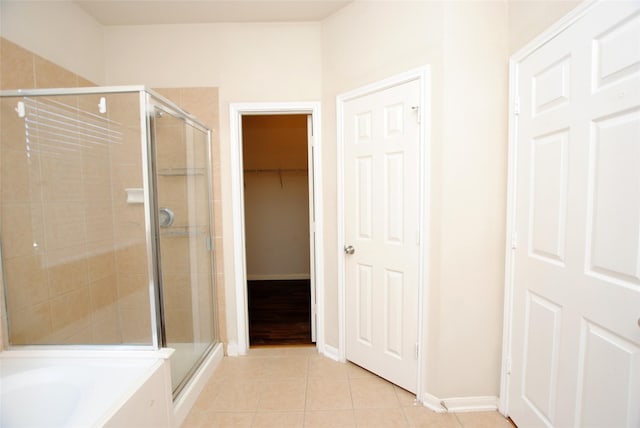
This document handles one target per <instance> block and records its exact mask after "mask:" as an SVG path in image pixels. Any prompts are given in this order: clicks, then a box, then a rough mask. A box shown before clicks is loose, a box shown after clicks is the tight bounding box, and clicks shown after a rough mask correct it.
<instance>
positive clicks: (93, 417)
mask: <svg viewBox="0 0 640 428" xmlns="http://www.w3.org/2000/svg"><path fill="white" fill-rule="evenodd" d="M169 355H170V352H163V351H158V352H154V351H149V352H144V351H143V352H140V351H133V353H132V352H126V351H118V352H106V351H105V352H102V351H97V352H93V351H89V352H87V351H62V352H56V351H53V352H52V351H7V352H2V353H0V427H2V428H13V427H25V428H26V427H29V428H39V427H43V428H44V427H56V428H58V427H82V428H86V427H102V426H111V425H113V426H116V425H117V424H118V421H120V420H129V421H130V422H132V423H134V421H135V419H136V416H135V415H131V414H130V413H131V412H130V411H131V409H128V407H129V408H133V406H128V407H127V405H128V403H130V402H135V403H134V404H135V408H133V410H134V413H135V412H137V413H139V414H140V415H141V417H142V420H145V423H144V425H147V426H153V425H148V424H147V423H149V424H154V425H155V426H158V425H157V424H159V423H160V424H161V425H160V426H169V425H171V420H170V419H171V417H172V415H171V414H170V413H169V412H170V407H171V406H170V404H171V388H170V380H169V381H168V382H169V383H168V385H167V379H165V378H166V377H167V375H168V374H169V368H168V364H167V359H168V357H169ZM165 366H166V367H165ZM145 385H147V387H146V390H145V388H144V387H145ZM140 391H144V392H142V393H140ZM154 406H155V408H154ZM127 412H128V413H127ZM154 412H155V416H156V417H155V419H154V417H153V415H154ZM125 413H126V414H125ZM171 413H172V412H171ZM163 421H164V423H162V422H163Z"/></svg>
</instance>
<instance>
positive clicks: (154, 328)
mask: <svg viewBox="0 0 640 428" xmlns="http://www.w3.org/2000/svg"><path fill="white" fill-rule="evenodd" d="M118 93H120V94H124V93H138V107H139V115H140V117H139V120H140V144H141V157H142V162H141V163H142V171H141V174H142V184H143V195H144V196H143V197H144V201H145V202H146V203H145V204H144V210H145V214H144V216H145V241H146V249H147V269H148V272H149V278H148V281H149V284H148V286H149V300H150V302H149V303H150V311H151V313H150V314H149V316H150V318H151V328H150V332H149V333H150V335H151V345H147V344H144V345H131V344H109V345H84V344H83V345H62V344H60V345H49V344H47V345H39V344H29V345H11V344H10V343H9V337H10V335H9V325H8V324H9V323H8V322H6V321H7V317H8V311H7V309H8V308H7V307H6V301H4V305H5V308H4V310H3V311H0V312H3V315H2V316H3V322H2V328H3V332H2V333H3V334H2V336H3V343H2V345H3V348H4V349H21V348H25V347H28V348H30V349H52V348H61V349H69V348H74V349H75V348H79V347H80V348H82V349H87V350H92V349H95V350H104V349H114V348H116V349H118V350H127V351H128V350H136V351H139V350H159V349H161V348H162V347H163V346H165V345H166V340H165V338H164V325H163V318H162V311H163V308H162V284H161V281H162V276H161V275H160V271H159V269H160V262H161V260H160V254H159V250H160V247H159V242H158V241H156V240H157V239H159V233H158V231H159V226H158V224H157V222H156V217H155V213H156V212H157V211H156V210H157V208H158V204H157V195H156V194H155V189H156V178H155V173H156V167H155V157H154V156H152V155H153V150H154V147H153V144H154V143H153V140H152V137H153V136H152V130H151V123H152V118H151V115H152V113H153V111H154V109H155V107H156V106H161V107H162V109H163V110H166V111H167V112H168V113H170V114H172V115H173V116H175V117H177V118H180V119H181V120H183V121H185V123H187V124H189V125H191V126H194V127H196V128H198V129H200V130H204V131H206V133H207V143H208V144H207V153H208V159H207V179H208V180H209V185H208V186H207V188H208V191H209V228H210V229H209V230H210V233H211V235H212V234H213V233H214V226H215V224H214V217H213V205H212V203H213V202H212V201H213V199H212V192H213V190H212V186H211V184H212V182H213V181H212V161H211V129H210V128H209V127H207V126H206V125H205V124H203V123H202V122H200V121H199V120H198V119H197V118H195V117H194V116H193V115H191V114H189V113H188V112H186V111H185V110H183V109H181V108H180V107H178V106H177V105H176V104H175V103H173V102H172V101H170V100H168V99H167V98H165V97H163V96H162V95H160V94H158V93H156V92H154V91H153V90H151V89H149V88H147V87H146V86H144V85H129V86H95V87H85V88H46V89H15V90H0V96H2V97H38V96H67V95H69V96H73V95H78V96H80V95H100V94H105V95H108V94H118ZM211 235H210V239H212V236H211ZM0 251H1V249H0ZM212 253H213V251H212ZM1 256H2V254H1V252H0V257H1ZM214 257H215V254H212V257H211V260H210V263H211V265H210V268H211V269H210V270H211V278H212V280H213V281H214V282H212V283H211V286H212V297H213V298H212V302H211V304H212V309H213V317H214V326H213V329H214V333H215V338H214V341H213V342H212V344H211V346H209V348H208V349H207V351H206V352H205V353H204V354H203V357H202V358H201V359H204V358H206V356H207V355H208V354H209V353H210V352H211V350H212V349H213V348H214V347H215V345H216V344H217V343H219V341H220V337H219V331H218V321H217V313H216V311H215V299H216V287H215V270H214V266H215V262H214ZM1 260H2V259H1V258H0V261H1ZM154 262H155V263H156V266H154ZM2 275H3V278H2V279H3V284H5V285H4V286H5V287H6V281H5V278H4V269H3V270H2ZM2 300H4V299H2ZM196 367H197V364H196ZM194 371H195V369H194V370H192V371H191V372H190V373H189V374H188V376H187V379H188V378H190V376H191V375H192V374H193V372H194ZM174 395H175V394H174Z"/></svg>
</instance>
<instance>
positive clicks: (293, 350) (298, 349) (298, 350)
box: [247, 345, 318, 357]
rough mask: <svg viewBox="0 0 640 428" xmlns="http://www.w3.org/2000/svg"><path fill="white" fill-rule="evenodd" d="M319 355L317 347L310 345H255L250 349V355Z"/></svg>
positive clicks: (248, 354)
mask: <svg viewBox="0 0 640 428" xmlns="http://www.w3.org/2000/svg"><path fill="white" fill-rule="evenodd" d="M312 355H318V351H317V350H316V347H315V346H313V345H310V346H283V347H261V346H258V347H254V348H251V349H249V352H248V353H247V356H249V357H308V356H312Z"/></svg>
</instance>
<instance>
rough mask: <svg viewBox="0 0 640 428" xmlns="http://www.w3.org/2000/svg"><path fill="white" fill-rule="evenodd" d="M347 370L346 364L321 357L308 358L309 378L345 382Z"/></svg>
mask: <svg viewBox="0 0 640 428" xmlns="http://www.w3.org/2000/svg"><path fill="white" fill-rule="evenodd" d="M347 368H348V365H347V364H345V363H340V362H337V361H333V360H331V359H329V358H327V357H323V356H321V355H318V356H315V357H310V358H309V377H319V378H324V379H341V380H346V379H347V378H348V374H347V373H348V372H347Z"/></svg>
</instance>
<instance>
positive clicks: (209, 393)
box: [193, 375, 222, 411]
mask: <svg viewBox="0 0 640 428" xmlns="http://www.w3.org/2000/svg"><path fill="white" fill-rule="evenodd" d="M221 388H222V387H221V384H220V382H217V379H216V378H215V375H214V376H213V377H212V378H211V379H210V380H209V382H207V384H206V385H205V386H204V388H203V389H202V392H201V393H200V395H199V396H198V399H197V400H196V403H195V404H194V405H193V409H194V410H196V411H207V410H211V403H213V400H215V398H216V397H217V396H218V393H219V392H220V390H221Z"/></svg>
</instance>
